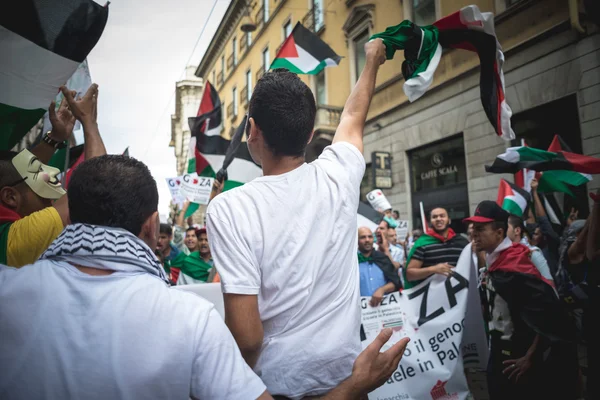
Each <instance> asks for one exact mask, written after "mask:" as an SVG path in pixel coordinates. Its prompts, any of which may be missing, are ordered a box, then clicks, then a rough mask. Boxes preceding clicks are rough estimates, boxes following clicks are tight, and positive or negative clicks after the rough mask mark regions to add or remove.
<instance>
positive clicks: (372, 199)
mask: <svg viewBox="0 0 600 400" xmlns="http://www.w3.org/2000/svg"><path fill="white" fill-rule="evenodd" d="M367 200H368V201H369V203H370V204H371V207H373V208H374V209H375V210H377V211H379V212H380V213H383V212H384V211H386V210H391V209H392V205H391V204H390V202H389V201H388V199H387V198H386V197H385V195H384V194H383V192H382V191H381V189H375V190H372V191H370V192H369V193H367Z"/></svg>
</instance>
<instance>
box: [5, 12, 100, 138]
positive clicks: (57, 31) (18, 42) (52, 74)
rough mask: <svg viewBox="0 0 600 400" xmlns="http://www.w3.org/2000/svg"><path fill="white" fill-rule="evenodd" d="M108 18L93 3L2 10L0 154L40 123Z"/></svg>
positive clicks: (93, 43)
mask: <svg viewBox="0 0 600 400" xmlns="http://www.w3.org/2000/svg"><path fill="white" fill-rule="evenodd" d="M107 19H108V8H107V7H102V6H101V5H99V4H97V3H96V2H94V1H92V0H63V1H61V2H60V4H56V3H55V2H49V1H44V0H21V1H11V2H10V6H8V5H6V6H5V7H3V8H2V12H1V13H0V38H1V40H0V54H3V55H4V56H3V57H2V61H0V87H1V88H2V90H0V149H2V150H8V149H10V148H12V147H13V146H14V145H15V144H16V143H17V142H18V141H19V140H20V139H21V138H22V137H23V136H24V135H25V134H26V133H27V132H28V131H29V130H30V129H31V128H32V127H33V126H34V125H35V124H37V122H38V121H39V120H40V119H41V118H42V116H43V115H44V113H45V112H46V111H47V110H48V107H49V106H50V103H51V102H52V100H54V98H55V97H56V95H57V93H58V91H59V87H60V86H61V85H63V84H65V83H66V82H67V80H68V79H69V78H70V77H71V76H72V75H73V73H74V72H75V71H76V70H77V68H78V67H79V65H80V64H81V63H82V62H83V61H84V60H85V59H86V57H87V55H88V54H89V53H90V51H91V50H92V49H93V48H94V46H95V45H96V43H97V42H98V40H99V39H100V36H101V35H102V31H103V30H104V26H105V25H106V21H107Z"/></svg>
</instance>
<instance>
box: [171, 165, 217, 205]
mask: <svg viewBox="0 0 600 400" xmlns="http://www.w3.org/2000/svg"><path fill="white" fill-rule="evenodd" d="M213 181H214V179H213V178H207V177H204V176H198V174H197V173H195V172H194V173H191V174H184V175H183V176H182V177H181V188H180V189H179V191H180V193H181V194H182V195H183V197H185V198H186V199H187V200H189V201H191V202H192V203H197V204H208V200H209V198H210V192H211V191H212V186H213Z"/></svg>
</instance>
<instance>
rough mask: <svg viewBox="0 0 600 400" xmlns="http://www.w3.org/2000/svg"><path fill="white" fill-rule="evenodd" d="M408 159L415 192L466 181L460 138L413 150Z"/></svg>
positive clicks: (462, 147)
mask: <svg viewBox="0 0 600 400" xmlns="http://www.w3.org/2000/svg"><path fill="white" fill-rule="evenodd" d="M409 157H410V162H411V170H412V171H411V172H412V174H411V179H412V186H413V190H414V191H415V192H419V191H421V190H428V189H436V188H442V187H444V186H448V185H453V184H457V183H463V182H466V180H467V170H466V165H465V150H464V144H463V139H462V136H461V137H455V138H452V139H450V140H446V141H444V142H441V143H439V142H438V143H435V144H433V145H429V146H426V147H422V148H419V149H417V150H413V151H412V152H410V154H409Z"/></svg>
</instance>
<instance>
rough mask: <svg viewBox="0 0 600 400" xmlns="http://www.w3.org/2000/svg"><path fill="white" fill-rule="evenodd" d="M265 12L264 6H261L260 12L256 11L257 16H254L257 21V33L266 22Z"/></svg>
mask: <svg viewBox="0 0 600 400" xmlns="http://www.w3.org/2000/svg"><path fill="white" fill-rule="evenodd" d="M264 13H265V9H264V7H261V8H259V9H258V12H257V13H256V16H255V17H254V20H255V21H256V34H258V33H259V32H260V31H261V29H262V28H263V26H264V23H265V17H264Z"/></svg>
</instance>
